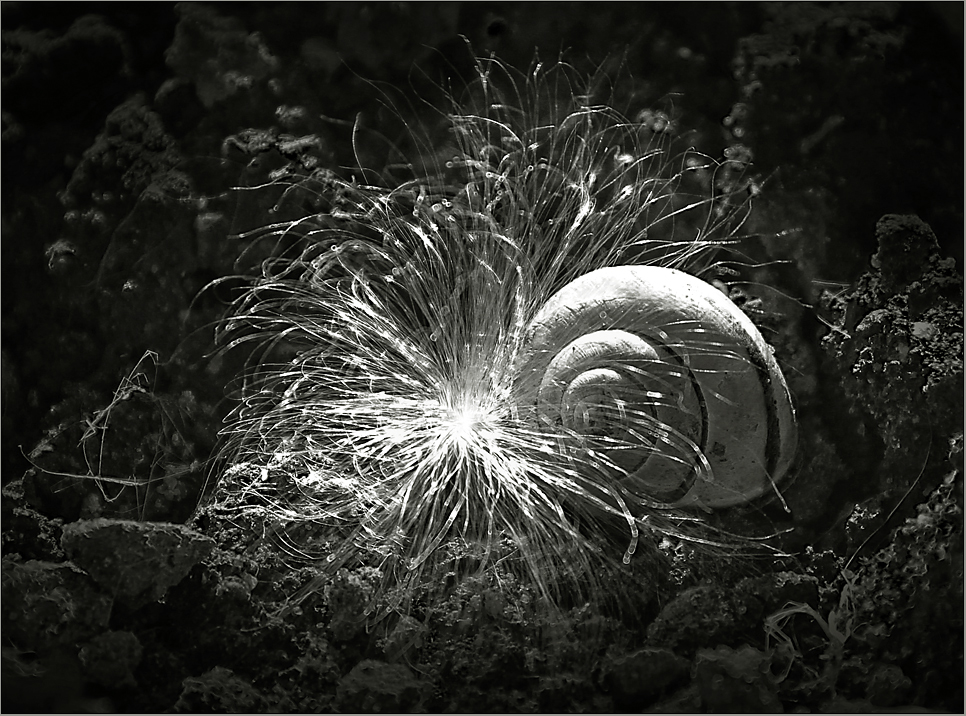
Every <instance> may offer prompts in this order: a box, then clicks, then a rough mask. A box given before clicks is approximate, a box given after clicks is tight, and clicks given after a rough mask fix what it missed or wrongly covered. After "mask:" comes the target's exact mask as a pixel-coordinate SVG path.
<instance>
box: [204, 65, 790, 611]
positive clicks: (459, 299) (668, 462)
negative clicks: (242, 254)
mask: <svg viewBox="0 0 966 716" xmlns="http://www.w3.org/2000/svg"><path fill="white" fill-rule="evenodd" d="M574 77H575V74H574V73H573V72H572V71H571V70H569V69H568V68H567V67H566V66H562V65H561V66H557V67H555V68H553V69H541V68H539V67H538V68H536V69H535V70H534V71H533V72H532V73H531V74H530V75H528V76H524V75H521V74H518V73H515V72H514V71H512V70H508V69H507V68H505V67H504V66H502V65H500V64H499V63H498V62H495V61H489V62H481V64H480V65H479V82H478V83H477V85H476V87H475V89H476V90H477V91H476V100H475V101H471V102H469V103H465V104H457V105H456V106H455V109H454V111H453V113H452V114H451V115H449V116H448V121H449V124H450V127H451V141H450V143H449V144H447V145H446V146H445V147H443V148H440V147H439V146H437V145H436V144H435V143H433V144H427V143H426V142H425V141H423V140H420V138H419V136H418V135H417V134H415V133H414V134H413V136H412V138H411V143H412V144H413V145H414V146H416V147H417V150H416V151H417V153H418V154H419V155H420V156H422V157H440V156H442V157H443V158H440V159H439V160H438V163H437V164H434V168H433V169H432V170H431V171H430V172H428V173H427V172H425V171H421V170H417V169H414V168H413V167H415V166H416V165H417V163H416V162H413V163H411V164H410V165H408V166H409V167H410V168H412V169H413V174H412V176H411V177H410V178H408V179H405V178H404V179H399V178H392V177H390V178H387V179H386V180H385V182H384V183H383V184H382V186H377V185H375V184H373V185H365V184H361V183H360V182H358V181H346V180H341V179H337V178H336V177H335V176H334V175H333V174H332V173H331V172H326V171H317V172H315V173H314V174H313V175H311V176H309V177H304V176H303V177H297V178H296V179H295V180H293V181H292V182H291V183H290V185H289V186H288V187H287V188H286V190H285V191H284V193H283V199H285V200H286V201H291V202H294V201H296V200H297V199H298V198H299V197H302V199H304V200H305V202H306V204H307V205H310V206H312V207H313V210H312V211H308V212H305V213H303V214H302V215H301V218H296V219H294V220H291V221H279V222H278V223H276V224H273V225H270V226H266V227H263V228H261V229H259V230H256V231H254V232H251V233H250V234H248V235H247V238H249V239H251V240H252V241H253V242H257V241H260V240H268V241H271V242H273V244H274V246H275V247H276V248H275V249H274V250H273V251H272V252H271V257H270V258H269V259H267V260H265V261H263V262H262V263H261V266H260V271H259V272H258V274H257V275H256V276H255V277H254V278H253V279H252V281H251V284H250V286H249V287H248V288H247V290H245V291H244V292H243V293H242V294H241V296H240V297H239V298H238V299H237V300H236V301H235V303H234V304H233V306H232V307H231V310H230V312H229V315H228V316H227V318H226V319H225V321H224V322H223V324H222V326H221V329H220V334H221V338H222V340H223V345H224V346H225V349H226V350H230V349H233V348H235V347H237V346H239V345H249V346H251V345H253V344H254V345H257V346H260V347H261V349H260V350H258V351H254V352H253V353H252V354H251V355H252V358H251V366H252V367H251V370H250V371H249V373H248V375H247V376H246V378H245V384H244V386H243V389H242V395H241V402H240V404H239V407H238V408H237V409H236V410H235V412H234V414H233V415H232V416H231V417H230V419H229V423H228V426H227V427H226V429H225V431H224V448H223V450H222V452H221V458H222V462H223V464H224V465H225V466H226V467H225V469H224V471H223V474H222V476H221V478H220V483H219V485H218V487H217V489H216V491H215V502H216V505H218V506H220V509H224V510H228V511H235V512H245V514H247V515H248V516H249V517H250V516H252V515H253V514H255V513H257V514H258V515H260V519H264V520H266V521H270V522H272V524H273V526H272V530H273V531H275V532H277V533H282V534H285V535H286V537H285V542H286V544H288V545H290V546H291V551H292V552H293V553H295V554H297V555H298V556H299V557H300V558H314V559H318V560H319V561H320V563H322V564H323V565H327V566H328V567H329V568H331V569H337V568H338V567H339V566H340V565H343V564H345V563H347V562H348V561H350V560H352V561H354V563H358V562H359V561H360V560H361V561H362V562H363V563H368V564H371V565H373V566H374V567H375V568H377V569H378V570H379V572H380V574H381V575H382V578H383V590H382V591H381V592H380V594H379V595H376V596H375V597H374V600H375V601H378V600H380V599H382V600H384V601H385V602H386V604H388V606H389V608H392V609H404V608H407V607H406V605H407V604H409V603H411V602H412V601H413V600H415V599H418V598H420V596H419V595H421V594H422V595H426V594H427V593H434V592H436V591H438V590H441V589H444V588H445V586H446V584H448V583H450V581H451V578H452V575H457V577H460V576H465V575H467V574H470V573H479V572H481V571H483V570H486V569H487V568H488V566H491V565H494V564H501V565H503V566H504V567H506V568H509V569H511V570H513V571H514V574H516V575H517V576H518V577H519V579H521V580H522V581H523V582H525V583H526V584H528V585H530V586H531V587H532V588H533V589H535V590H536V592H538V593H539V594H541V595H543V596H544V597H546V598H547V599H548V600H550V601H551V602H552V601H554V600H556V599H557V598H558V597H560V596H561V595H562V594H564V593H571V592H578V593H580V595H581V596H584V597H590V598H591V599H593V598H594V597H595V596H596V594H595V590H596V591H599V590H598V587H597V580H598V578H599V575H600V573H601V566H602V565H605V566H607V565H611V564H615V565H620V562H621V560H620V559H617V560H614V555H615V552H614V547H615V545H614V544H613V543H612V542H611V541H610V539H611V538H610V537H605V536H604V535H605V534H607V535H612V534H613V532H614V526H615V525H616V526H617V528H619V529H623V530H625V533H624V534H625V536H626V541H625V542H624V547H621V548H618V550H617V551H616V555H617V556H618V557H619V556H620V554H621V551H620V549H623V552H624V555H623V561H624V562H625V563H628V562H629V561H630V559H631V557H632V555H633V554H634V553H635V550H636V549H637V545H638V542H639V541H640V540H643V541H644V542H646V543H647V544H649V545H651V546H653V545H655V544H657V543H658V542H660V541H661V540H662V539H665V538H668V537H669V536H671V537H674V538H681V539H692V538H694V539H695V540H698V541H705V542H707V539H708V535H707V533H706V532H702V531H701V530H702V521H701V519H700V517H695V511H694V510H691V511H689V508H691V507H699V508H702V509H714V508H723V507H728V506H730V505H736V504H741V503H744V502H747V501H749V500H753V499H755V498H757V497H759V496H761V495H763V494H765V493H767V492H768V491H769V490H771V489H773V486H774V484H775V482H777V481H778V480H779V479H780V478H781V476H782V474H783V473H784V472H785V470H786V469H787V467H788V464H789V461H790V457H791V452H792V448H793V446H794V431H795V422H794V415H793V412H792V408H791V403H790V400H789V396H788V392H787V388H786V387H785V383H784V380H783V379H782V376H781V371H780V370H779V369H778V366H777V364H776V362H775V360H774V358H773V357H772V355H771V351H770V349H769V348H768V346H767V345H766V344H765V342H764V340H763V339H762V337H761V335H760V334H759V333H758V331H757V330H756V329H755V328H754V326H753V325H752V323H751V321H749V320H748V318H746V317H745V316H744V315H743V314H742V313H741V312H740V311H739V310H738V309H737V308H736V307H735V306H734V305H733V304H732V303H731V302H730V301H729V299H728V298H727V297H726V296H724V295H723V294H722V293H720V292H718V291H717V290H716V289H714V288H712V287H711V286H710V285H709V284H707V283H705V282H704V281H703V280H701V279H700V278H697V277H696V275H697V274H701V273H703V272H708V271H711V270H713V269H714V267H715V266H716V265H717V264H716V258H715V257H716V256H717V254H718V253H719V252H720V251H722V247H723V246H724V244H725V243H726V242H728V241H731V240H733V237H734V231H735V226H736V225H740V222H741V217H742V211H743V207H744V201H745V200H746V199H747V197H748V192H747V185H746V184H743V183H742V182H741V181H740V174H739V172H738V169H740V168H737V169H736V167H735V166H733V163H728V162H724V163H721V162H717V161H715V160H712V159H710V158H709V157H705V156H703V155H701V154H699V153H697V152H695V151H693V150H691V149H689V148H684V149H683V150H681V151H680V152H678V151H677V150H676V149H675V148H674V147H675V143H674V142H673V141H672V139H673V138H672V137H671V136H670V123H669V120H668V118H666V117H663V116H662V117H663V118H662V121H660V122H657V121H655V117H656V116H657V115H656V114H655V113H653V112H648V113H644V114H641V115H639V116H638V118H637V119H636V120H630V119H628V118H626V117H624V116H622V115H621V114H619V113H618V112H616V111H614V110H613V109H612V108H610V107H609V106H607V105H606V104H603V103H600V104H594V103H592V102H591V98H592V94H593V93H592V92H590V91H588V87H587V86H586V85H582V86H580V87H578V86H577V85H575V84H574V81H575V80H574ZM590 85H591V89H592V88H593V87H592V85H593V83H590ZM501 87H502V88H504V89H502V90H501V89H498V88H501ZM444 158H445V160H444ZM395 166H396V167H398V166H399V165H398V164H396V165H395ZM363 175H364V176H370V175H371V172H368V173H367V172H364V173H363ZM726 180H727V181H726ZM679 236H680V237H685V238H676V237H679ZM698 514H700V510H699V511H698ZM649 549H650V548H649ZM642 551H644V552H646V551H647V550H642ZM501 568H503V567H501ZM618 568H619V567H618ZM448 580H449V581H448ZM389 595H395V596H389ZM426 598H428V599H432V597H431V596H428V597H426ZM394 600H395V601H394ZM390 602H392V603H391V604H389V603H390ZM384 606H385V605H384ZM381 608H382V607H381Z"/></svg>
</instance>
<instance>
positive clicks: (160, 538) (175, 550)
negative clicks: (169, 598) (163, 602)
mask: <svg viewBox="0 0 966 716" xmlns="http://www.w3.org/2000/svg"><path fill="white" fill-rule="evenodd" d="M62 544H63V547H64V551H65V552H67V554H68V555H69V556H70V558H71V559H72V560H73V561H74V562H75V563H76V564H78V565H79V566H80V567H82V568H83V569H84V570H85V571H86V572H87V573H88V574H90V575H91V577H93V579H94V581H96V582H97V583H98V584H99V585H100V586H101V587H102V588H104V589H105V590H107V591H108V592H109V593H111V594H113V595H115V597H116V598H117V599H118V600H119V601H120V602H122V603H124V604H126V605H127V606H129V607H131V608H133V609H136V608H137V607H139V606H141V605H143V604H148V603H150V602H154V601H157V600H158V599H160V598H161V597H163V596H164V594H165V592H167V590H168V588H169V587H172V586H174V585H175V584H177V583H178V582H180V581H181V580H182V579H183V578H184V577H185V575H187V574H188V572H189V571H190V570H191V568H192V567H193V566H194V565H196V564H197V563H198V562H200V561H201V560H202V559H204V558H205V557H206V556H207V555H208V554H209V553H210V552H211V550H212V547H213V545H214V543H213V541H212V540H210V539H209V538H207V537H205V536H203V535H201V534H199V533H197V532H195V531H193V530H190V529H188V528H187V527H184V526H182V525H173V524H161V523H151V522H131V521H127V520H107V519H96V520H83V521H79V522H74V523H71V524H69V525H66V526H65V527H64V536H63V538H62Z"/></svg>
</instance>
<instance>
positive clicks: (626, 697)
mask: <svg viewBox="0 0 966 716" xmlns="http://www.w3.org/2000/svg"><path fill="white" fill-rule="evenodd" d="M690 667H691V665H690V664H689V663H688V661H687V659H683V658H681V657H680V656H677V655H676V654H675V653H674V652H672V651H668V650H667V649H656V648H645V649H641V650H639V651H636V652H634V653H633V654H628V655H627V656H624V657H621V658H619V659H616V660H615V661H614V663H613V665H612V666H611V668H610V670H609V672H608V673H607V675H606V676H605V677H604V682H605V683H606V684H607V687H608V688H609V689H610V692H611V696H612V697H613V698H614V705H615V706H616V707H617V708H619V709H621V710H628V711H635V710H639V709H640V708H641V707H642V706H644V705H646V704H648V703H650V702H651V701H654V700H655V699H657V698H659V697H660V696H661V694H663V693H667V692H670V691H671V690H672V689H674V688H676V687H677V686H680V685H682V684H683V683H686V682H687V680H688V674H689V671H690Z"/></svg>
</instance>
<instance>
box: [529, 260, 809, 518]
mask: <svg viewBox="0 0 966 716" xmlns="http://www.w3.org/2000/svg"><path fill="white" fill-rule="evenodd" d="M524 345H525V348H524V350H523V351H522V353H521V355H520V357H519V360H518V363H517V366H518V369H517V371H516V375H517V381H516V383H515V385H514V390H515V393H516V400H515V403H516V405H517V406H518V410H519V411H520V414H519V417H520V418H521V419H523V420H525V421H528V422H531V423H533V424H535V425H540V426H541V427H542V428H544V429H548V428H549V429H551V430H557V431H558V432H559V434H560V436H561V444H562V446H563V447H564V449H567V450H569V451H571V452H572V453H573V454H574V455H575V456H577V455H579V456H580V459H582V460H584V461H585V462H586V461H588V460H590V461H592V462H595V463H596V464H597V465H598V466H599V467H600V469H601V470H602V472H603V473H605V474H608V475H610V476H612V477H613V479H614V480H615V481H616V482H617V483H618V484H619V485H620V487H621V488H622V490H626V491H627V492H628V493H630V495H632V496H633V497H634V498H635V499H637V500H642V501H644V502H645V503H649V504H652V505H659V506H668V507H684V506H699V507H703V508H706V509H715V508H725V507H731V506H735V505H739V504H743V503H746V502H749V501H751V500H754V499H755V498H757V497H760V496H761V495H763V494H764V493H766V492H770V491H773V490H775V489H776V488H775V485H776V483H777V482H778V481H780V480H781V479H782V477H783V476H784V475H785V474H786V472H787V471H788V468H789V465H790V463H791V461H792V458H793V455H794V450H795V444H796V440H797V427H796V421H795V414H794V409H793V407H792V403H791V398H790V395H789V392H788V387H787V385H786V383H785V379H784V377H783V376H782V373H781V370H780V369H779V367H778V364H777V362H776V361H775V358H774V356H773V354H772V349H771V348H770V347H769V346H768V344H767V343H766V342H765V340H764V338H763V337H762V335H761V334H760V333H759V331H758V329H757V328H756V327H755V326H754V324H753V323H752V322H751V320H750V319H749V318H748V317H747V316H746V315H745V314H744V313H742V312H741V310H740V309H739V308H738V307H737V306H736V305H735V304H734V303H733V302H732V301H731V300H730V299H728V297H727V296H725V295H724V294H723V293H721V292H720V291H718V290H717V289H716V288H714V287H713V286H711V285H710V284H708V283H706V282H704V281H702V280H701V279H698V278H696V277H694V276H691V275H690V274H686V273H684V272H682V271H678V270H675V269H671V268H663V267H658V266H613V267H609V268H602V269H599V270H596V271H592V272H590V273H588V274H585V275H583V276H581V277H579V278H577V279H576V280H574V281H572V282H571V283H569V284H567V285H566V286H564V287H563V288H562V289H561V290H560V291H558V292H557V293H556V294H554V295H553V296H552V297H551V298H550V299H549V300H548V301H547V303H546V304H545V305H544V306H543V307H542V308H541V309H540V311H539V312H538V313H537V315H536V317H535V318H534V320H533V321H532V323H531V324H530V326H529V329H528V333H527V336H526V341H525V343H524Z"/></svg>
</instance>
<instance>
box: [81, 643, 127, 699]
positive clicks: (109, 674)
mask: <svg viewBox="0 0 966 716" xmlns="http://www.w3.org/2000/svg"><path fill="white" fill-rule="evenodd" d="M141 653H142V649H141V642H140V641H139V640H138V638H137V636H135V635H134V634H132V633H131V632H129V631H107V632H104V633H103V634H99V635H98V636H96V637H94V638H93V639H91V640H90V642H88V643H87V644H86V645H85V646H83V647H81V650H80V652H79V654H78V657H79V658H80V662H81V665H82V666H83V669H84V675H85V676H86V677H87V678H88V679H89V680H90V681H91V682H92V683H95V684H98V685H99V686H103V687H105V688H109V689H117V688H134V687H136V686H137V680H136V679H135V678H134V670H135V669H136V668H137V667H138V664H140V663H141Z"/></svg>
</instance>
